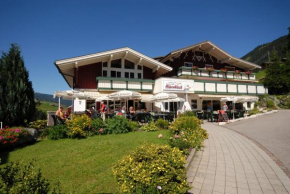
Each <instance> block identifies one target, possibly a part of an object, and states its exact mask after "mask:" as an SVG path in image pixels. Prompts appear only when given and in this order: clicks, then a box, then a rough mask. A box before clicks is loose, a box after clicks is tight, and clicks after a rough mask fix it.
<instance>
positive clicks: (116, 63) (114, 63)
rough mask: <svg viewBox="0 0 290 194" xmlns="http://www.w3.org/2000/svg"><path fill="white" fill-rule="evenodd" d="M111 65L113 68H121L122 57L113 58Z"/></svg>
mask: <svg viewBox="0 0 290 194" xmlns="http://www.w3.org/2000/svg"><path fill="white" fill-rule="evenodd" d="M111 67H112V68H121V67H122V65H121V59H117V60H112V61H111Z"/></svg>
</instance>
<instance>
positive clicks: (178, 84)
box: [163, 80, 193, 91]
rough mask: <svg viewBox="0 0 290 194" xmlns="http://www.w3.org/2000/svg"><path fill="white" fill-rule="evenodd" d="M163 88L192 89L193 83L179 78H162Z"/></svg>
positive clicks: (173, 89)
mask: <svg viewBox="0 0 290 194" xmlns="http://www.w3.org/2000/svg"><path fill="white" fill-rule="evenodd" d="M163 90H167V91H186V90H187V91H193V83H191V82H185V81H181V80H164V81H163Z"/></svg>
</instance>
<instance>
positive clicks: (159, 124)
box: [155, 118, 169, 129]
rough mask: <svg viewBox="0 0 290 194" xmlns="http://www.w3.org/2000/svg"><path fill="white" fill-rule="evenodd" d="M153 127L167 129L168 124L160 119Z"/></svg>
mask: <svg viewBox="0 0 290 194" xmlns="http://www.w3.org/2000/svg"><path fill="white" fill-rule="evenodd" d="M155 125H156V126H157V127H159V128H161V129H168V126H169V122H168V121H167V120H164V119H161V118H160V119H158V120H157V121H156V122H155Z"/></svg>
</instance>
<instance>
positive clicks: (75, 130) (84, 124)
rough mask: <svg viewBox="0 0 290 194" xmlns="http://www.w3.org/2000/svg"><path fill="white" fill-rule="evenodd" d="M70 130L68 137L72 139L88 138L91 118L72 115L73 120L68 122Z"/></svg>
mask: <svg viewBox="0 0 290 194" xmlns="http://www.w3.org/2000/svg"><path fill="white" fill-rule="evenodd" d="M66 125H67V127H68V129H69V131H68V133H67V135H68V137H70V138H81V137H85V136H86V132H85V131H89V130H90V126H91V118H89V117H88V116H87V115H72V116H71V120H68V121H67V122H66Z"/></svg>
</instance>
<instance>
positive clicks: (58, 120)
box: [51, 115, 64, 126]
mask: <svg viewBox="0 0 290 194" xmlns="http://www.w3.org/2000/svg"><path fill="white" fill-rule="evenodd" d="M51 117H52V119H53V122H54V126H57V125H63V124H64V121H63V120H62V119H61V118H59V116H56V115H51Z"/></svg>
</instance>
